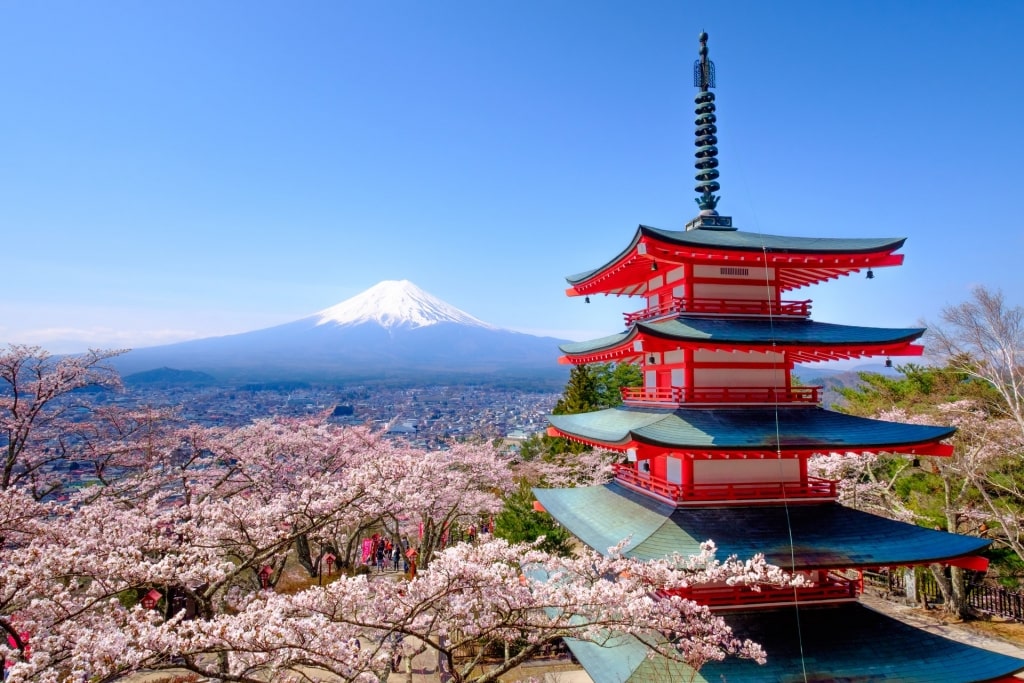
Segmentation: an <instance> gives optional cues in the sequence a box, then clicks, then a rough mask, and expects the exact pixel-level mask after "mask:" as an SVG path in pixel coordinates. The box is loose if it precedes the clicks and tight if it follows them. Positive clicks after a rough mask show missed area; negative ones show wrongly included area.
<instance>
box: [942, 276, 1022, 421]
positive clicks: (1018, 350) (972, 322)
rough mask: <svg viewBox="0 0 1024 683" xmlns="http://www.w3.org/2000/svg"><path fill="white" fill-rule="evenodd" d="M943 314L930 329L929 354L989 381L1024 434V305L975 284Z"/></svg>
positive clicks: (1003, 408) (944, 309)
mask: <svg viewBox="0 0 1024 683" xmlns="http://www.w3.org/2000/svg"><path fill="white" fill-rule="evenodd" d="M941 318H942V323H941V324H939V325H935V326H932V327H931V329H930V330H929V344H930V349H931V352H932V354H933V355H935V356H937V357H938V358H939V359H940V360H941V361H943V362H945V363H946V364H947V365H948V366H949V367H951V368H954V369H956V370H958V371H960V372H963V373H965V374H966V375H968V376H970V377H975V378H977V379H979V380H982V381H984V382H986V383H988V384H989V385H990V386H991V387H992V388H993V389H994V390H995V391H996V392H997V393H998V394H999V396H1000V397H1001V398H1002V405H1001V406H1000V408H1001V410H1002V411H1003V412H1004V415H1005V417H1006V418H1007V419H1010V420H1013V421H1014V423H1016V425H1017V427H1018V429H1019V430H1020V431H1021V433H1022V434H1024V308H1022V307H1021V306H1009V305H1007V303H1006V300H1005V298H1004V297H1003V293H1002V292H1000V291H992V290H990V289H988V288H986V287H983V286H978V287H975V288H974V290H973V291H972V292H971V299H970V300H968V301H965V302H962V303H960V304H956V305H953V306H946V307H945V308H943V309H942V313H941Z"/></svg>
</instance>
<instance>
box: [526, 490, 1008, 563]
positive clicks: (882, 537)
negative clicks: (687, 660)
mask: <svg viewBox="0 0 1024 683" xmlns="http://www.w3.org/2000/svg"><path fill="white" fill-rule="evenodd" d="M534 495H535V496H536V497H537V500H538V501H540V503H541V505H543V506H544V509H545V510H547V511H548V512H549V513H550V514H551V516H552V517H554V518H555V519H556V520H557V521H558V523H559V524H561V525H562V526H564V527H565V528H566V529H568V530H569V531H570V532H571V533H572V534H573V535H574V536H576V537H577V538H579V539H580V540H581V541H582V542H583V543H585V544H586V545H588V546H590V547H591V548H593V549H595V550H597V551H598V552H606V551H607V550H608V548H611V547H612V546H615V545H617V544H618V543H620V542H621V541H623V540H624V539H627V538H629V539H630V540H629V544H628V545H627V546H626V548H625V550H624V552H625V553H626V554H627V555H629V556H631V557H636V558H638V559H642V560H649V559H656V558H661V557H665V556H666V555H670V554H672V553H679V554H681V555H696V554H697V553H699V552H700V544H701V543H703V542H704V541H707V540H711V541H714V542H715V544H716V546H717V547H718V553H719V559H724V558H726V557H728V556H730V555H737V556H738V557H739V558H740V559H747V558H750V557H752V556H754V555H756V554H757V553H764V555H765V557H766V558H767V560H768V561H769V562H770V563H772V564H775V565H778V566H780V567H783V568H786V569H827V568H849V567H881V566H896V565H901V564H917V563H922V562H932V561H938V560H945V559H950V558H954V557H962V556H967V555H973V554H975V553H977V552H979V551H981V550H982V549H984V548H985V547H987V546H988V545H989V543H990V541H987V540H985V539H983V538H977V537H975V536H961V535H959V534H950V533H946V532H944V531H934V530H932V529H925V528H924V527H919V526H915V525H913V524H907V523H905V522H898V521H896V520H891V519H886V518H884V517H879V516H877V515H872V514H868V513H866V512H861V511H859V510H854V509H852V508H848V507H844V506H842V505H839V504H838V503H815V504H794V505H789V506H783V505H761V506H721V507H681V508H676V507H674V506H672V505H668V504H665V503H660V502H658V501H656V500H653V499H651V498H648V497H647V496H644V495H642V494H639V493H635V492H633V491H630V490H629V489H626V488H624V487H622V486H620V485H618V484H616V483H614V482H613V483H610V484H606V485H604V486H589V487H580V488H572V489H534Z"/></svg>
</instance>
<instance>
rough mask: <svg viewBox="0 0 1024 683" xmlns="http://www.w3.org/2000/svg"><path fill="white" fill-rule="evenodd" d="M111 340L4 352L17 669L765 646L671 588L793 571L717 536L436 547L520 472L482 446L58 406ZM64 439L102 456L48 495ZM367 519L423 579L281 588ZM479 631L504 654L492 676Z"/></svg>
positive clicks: (6, 567) (354, 674)
mask: <svg viewBox="0 0 1024 683" xmlns="http://www.w3.org/2000/svg"><path fill="white" fill-rule="evenodd" d="M106 357H109V355H106V356H104V354H103V353H102V352H97V353H95V354H93V355H91V356H88V357H84V358H81V359H79V360H77V361H67V362H65V360H64V359H60V360H52V359H50V357H49V356H48V355H47V354H45V352H42V351H40V350H38V349H31V348H25V347H12V348H11V349H9V350H8V352H7V353H6V355H5V356H4V360H3V365H2V367H3V368H4V370H2V372H6V373H7V374H6V375H4V376H5V377H10V378H11V379H10V380H8V387H9V391H8V392H7V393H6V394H5V395H4V397H3V400H4V403H3V404H2V405H3V410H4V411H5V412H4V413H3V414H4V420H5V422H4V426H5V428H6V429H7V434H8V444H7V446H8V448H7V453H8V461H9V462H11V463H13V464H11V465H10V467H9V470H8V473H9V475H10V476H9V478H8V479H7V480H6V481H5V483H4V485H2V486H0V530H2V532H0V533H2V543H0V630H3V631H4V632H5V633H6V635H7V636H8V638H4V639H0V655H2V656H3V657H4V658H5V660H6V661H7V662H8V664H9V665H10V666H9V669H8V671H7V673H8V680H10V681H41V682H45V683H65V682H66V681H81V680H88V681H96V682H98V681H113V680H116V679H117V678H119V677H121V676H124V675H125V674H128V673H131V672H135V671H140V670H145V669H157V670H160V669H170V668H184V669H186V670H188V671H191V672H193V673H194V674H196V675H198V676H202V677H205V678H209V679H214V680H222V681H237V682H239V683H250V682H251V683H256V682H257V681H260V682H261V683H262V682H263V681H266V680H268V679H270V680H281V681H285V680H311V679H314V678H316V677H321V676H326V675H328V674H330V675H333V676H335V677H337V678H340V679H341V680H344V681H383V680H384V679H385V678H386V677H387V676H388V675H389V673H390V671H391V669H392V667H393V666H394V665H395V663H396V661H397V660H403V659H404V661H405V662H406V663H408V661H409V658H410V656H411V655H412V654H413V653H414V652H416V651H418V650H420V649H426V650H430V651H432V652H434V653H436V654H437V656H438V657H439V659H440V661H442V662H444V663H445V666H446V667H447V668H448V669H450V670H451V672H452V675H453V677H454V679H455V680H457V681H476V682H477V683H486V682H488V681H492V680H496V679H497V677H498V676H500V675H501V674H502V673H504V672H507V671H509V670H510V669H511V668H513V667H515V666H516V665H517V664H519V663H522V662H523V661H525V660H526V659H528V658H530V657H532V656H534V655H535V654H536V653H537V652H539V651H540V650H541V649H542V648H544V647H545V646H547V645H549V644H550V643H553V642H555V641H558V640H560V639H562V638H577V639H581V640H589V641H595V642H602V641H603V640H604V639H607V638H608V637H609V634H610V633H622V634H628V635H631V636H632V637H635V638H637V639H639V640H640V641H641V642H643V643H645V644H646V646H647V647H648V648H649V649H650V650H651V651H652V653H656V654H657V655H658V656H661V657H666V658H669V659H673V660H678V661H682V662H685V663H687V664H689V665H690V666H692V667H693V668H694V669H698V668H699V667H700V666H701V665H702V664H703V663H705V662H707V661H710V660H713V659H718V658H721V657H725V656H741V657H751V658H754V659H760V658H761V657H763V653H762V652H761V651H760V649H759V648H758V647H757V646H756V645H755V644H753V643H749V642H739V641H737V640H735V639H734V638H733V637H732V635H731V634H730V632H729V630H728V628H726V626H725V624H724V623H723V622H722V621H721V620H719V619H718V618H716V617H714V615H712V614H711V613H710V612H708V610H706V609H705V608H701V607H699V606H697V605H696V604H695V603H693V602H690V601H688V600H685V599H682V598H680V597H678V596H674V597H665V596H663V595H660V594H659V591H660V589H672V588H676V587H682V586H684V585H693V584H698V583H704V582H743V583H752V584H754V585H757V584H760V583H766V582H770V583H778V582H784V581H787V580H788V579H787V578H786V577H784V576H783V575H782V574H781V573H780V572H778V571H777V570H776V569H774V568H771V567H768V566H766V565H765V564H764V561H763V559H762V558H754V559H753V560H751V561H749V562H745V563H744V562H739V561H737V560H735V559H729V560H726V561H724V562H717V561H715V559H714V557H713V547H712V546H710V545H709V546H708V547H706V548H705V551H704V553H703V554H702V555H701V556H700V557H697V558H681V557H674V558H667V559H666V560H663V561H658V562H639V561H636V560H632V559H628V558H624V557H622V556H621V554H620V553H619V552H618V550H617V549H611V550H610V551H609V553H608V554H607V555H605V556H602V555H600V554H597V553H593V552H590V551H586V550H581V551H580V552H579V553H578V554H577V555H575V556H572V557H556V556H553V555H550V554H548V553H545V552H542V551H540V550H539V549H538V548H537V547H536V546H535V545H512V544H508V543H506V542H504V541H500V540H496V539H492V538H490V537H485V538H484V539H482V541H481V542H479V543H476V544H456V545H454V546H451V545H449V546H448V547H443V546H445V540H446V539H445V536H446V531H450V530H451V529H452V528H453V527H454V526H456V525H459V524H466V523H471V522H473V521H478V520H480V519H481V518H482V517H484V516H489V515H491V514H494V513H495V512H497V511H498V510H499V509H500V505H501V494H502V493H503V492H504V491H507V490H509V489H510V488H511V486H512V484H513V476H512V473H511V472H510V471H509V470H508V468H507V466H506V462H505V461H504V460H503V459H502V458H501V457H499V455H498V454H497V452H496V451H495V450H494V449H493V448H492V447H490V446H488V445H485V444H452V445H451V446H450V447H449V448H447V449H443V450H436V451H424V450H420V449H415V448H412V447H410V446H409V445H408V444H403V443H399V442H394V441H391V440H388V439H385V438H383V437H382V436H381V435H380V434H378V433H374V432H372V431H371V430H369V429H365V428H340V427H336V426H333V425H330V424H325V423H322V422H318V421H297V420H263V421H258V422H256V423H254V424H252V425H250V426H248V427H244V428H241V429H221V428H203V427H198V426H195V425H188V424H182V423H181V422H180V420H178V418H177V416H176V415H175V414H174V413H173V412H167V411H157V410H147V409H143V410H133V411H117V410H106V409H99V410H94V411H92V412H90V413H89V415H90V418H91V419H90V420H83V421H79V422H77V423H72V422H71V421H66V420H63V419H62V418H63V417H64V416H63V414H62V411H63V410H64V405H65V404H64V403H63V402H62V399H66V398H67V394H68V392H70V391H73V389H74V388H75V387H80V386H88V385H89V384H108V385H114V384H116V377H115V376H114V375H112V374H109V373H107V372H106V371H105V370H103V369H101V367H100V363H101V361H102V360H103V359H104V358H106ZM26 378H27V379H26ZM53 443H57V444H62V445H60V448H63V449H64V452H65V453H68V454H73V455H74V457H75V458H78V459H82V460H85V461H86V462H88V463H89V464H90V467H91V468H92V469H91V470H90V473H89V475H90V482H91V485H90V486H87V487H84V488H83V489H82V490H80V491H77V492H74V493H71V494H69V497H68V499H67V501H66V502H57V501H55V500H53V499H52V498H51V497H47V496H46V495H45V490H46V486H45V485H44V483H43V479H42V478H41V477H40V476H38V475H41V473H42V472H43V471H44V467H43V465H42V463H44V462H45V460H46V458H47V457H52V456H50V455H47V452H46V449H47V448H53V445H52V444H53ZM33 473H35V474H33ZM373 528H380V529H383V530H384V531H385V532H386V533H389V534H393V535H398V534H404V535H408V536H409V537H410V538H416V540H417V542H418V544H419V551H420V558H421V566H422V569H421V571H420V572H419V573H417V575H416V576H415V578H413V579H412V580H401V581H396V580H394V579H393V578H392V577H386V578H377V579H371V578H369V577H366V576H355V577H349V576H341V577H338V578H334V577H331V578H332V579H333V580H331V581H329V582H328V583H327V584H326V585H323V586H321V585H310V586H305V585H302V586H297V587H294V588H291V589H289V590H287V591H285V590H281V588H282V585H281V584H280V583H279V581H280V579H281V577H282V575H283V574H284V573H285V571H286V568H288V567H294V566H296V565H302V566H305V567H306V569H307V570H309V569H310V568H311V567H313V568H315V566H316V562H317V560H318V559H319V558H320V557H321V556H322V554H323V552H324V551H325V550H326V549H330V548H337V547H340V546H341V545H343V544H345V543H346V542H348V541H350V540H351V539H352V538H354V537H358V536H359V535H361V534H363V533H365V532H366V531H367V530H369V529H373ZM421 529H422V537H421V532H420V530H421ZM489 646H496V647H499V648H501V649H503V650H504V649H505V648H508V649H507V651H508V653H509V654H508V656H507V657H505V658H504V659H503V661H502V662H501V663H500V664H498V665H497V666H495V667H492V668H488V672H487V673H485V674H480V673H479V671H478V670H477V669H475V668H474V663H475V661H478V659H479V657H480V656H481V655H482V653H483V652H484V651H485V650H486V648H487V647H489ZM29 650H30V651H31V655H29Z"/></svg>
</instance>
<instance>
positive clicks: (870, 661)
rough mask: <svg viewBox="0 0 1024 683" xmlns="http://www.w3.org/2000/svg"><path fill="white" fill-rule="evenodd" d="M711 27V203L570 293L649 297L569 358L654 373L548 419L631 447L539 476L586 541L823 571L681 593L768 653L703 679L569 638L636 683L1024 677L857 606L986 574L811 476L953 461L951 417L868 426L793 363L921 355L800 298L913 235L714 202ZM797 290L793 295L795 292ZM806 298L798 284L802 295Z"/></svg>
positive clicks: (971, 545) (560, 428)
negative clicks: (603, 472) (819, 315)
mask: <svg viewBox="0 0 1024 683" xmlns="http://www.w3.org/2000/svg"><path fill="white" fill-rule="evenodd" d="M707 54H708V49H707V34H706V33H702V34H701V35H700V58H699V59H698V60H697V61H696V62H695V64H694V85H695V86H696V87H698V88H699V92H698V94H697V96H696V121H695V123H696V146H697V150H696V168H697V175H696V179H697V186H696V191H697V193H698V195H699V197H698V199H697V203H698V206H699V208H700V213H699V215H698V216H697V217H696V218H694V219H693V220H692V221H690V222H689V224H687V225H686V228H685V230H681V231H676V230H660V229H657V228H652V227H648V226H644V225H641V226H640V227H639V228H638V229H637V231H636V233H635V234H634V235H633V239H632V240H631V241H630V242H629V244H628V245H627V246H626V248H625V249H624V250H623V251H622V252H621V253H620V254H619V255H617V256H615V257H614V258H613V259H612V260H610V261H609V262H608V263H606V264H604V265H602V266H600V267H598V268H595V269H593V270H590V271H587V272H585V273H581V274H578V275H574V276H571V277H569V278H568V281H569V284H570V285H571V286H570V287H569V289H568V290H567V293H568V294H569V295H570V296H583V297H590V296H595V295H598V294H605V295H612V294H614V295H624V296H636V297H641V298H642V299H643V301H644V303H643V307H642V308H641V309H640V310H637V311H633V312H629V313H626V314H625V325H626V329H625V331H624V332H620V333H618V334H614V335H610V336H607V337H603V338H600V339H595V340H592V341H588V342H581V343H571V344H565V345H563V346H562V347H561V349H562V351H563V353H564V354H565V355H564V358H563V360H564V362H567V363H572V364H585V363H604V362H609V361H611V362H616V363H632V364H636V365H638V366H639V367H640V368H641V369H642V374H643V386H639V387H630V388H627V389H624V390H623V395H622V398H623V405H621V406H619V407H616V408H612V409H607V410H600V411H596V412H591V413H584V414H577V415H555V416H551V417H550V418H549V419H550V422H551V428H550V430H549V431H550V433H551V434H552V435H555V436H561V437H565V438H568V439H572V440H576V441H580V442H583V443H586V444H590V445H592V446H599V447H603V448H608V449H612V450H617V451H620V452H622V453H624V454H625V462H624V463H623V464H620V465H618V466H617V467H616V469H615V478H614V480H613V481H612V482H611V483H609V484H606V485H604V486H597V487H583V488H573V489H537V490H535V494H536V497H537V499H538V501H539V502H540V503H541V504H542V505H543V507H544V508H545V509H546V510H547V511H548V512H549V513H550V514H551V515H553V516H554V518H555V519H556V520H557V521H558V522H559V523H561V524H562V525H563V526H565V527H566V528H567V529H568V530H569V531H571V532H572V533H573V534H574V535H575V536H577V537H578V538H579V539H580V540H581V541H582V542H583V543H585V544H587V545H588V546H590V547H592V548H594V549H595V550H598V551H600V552H604V551H606V550H607V549H608V548H610V547H612V546H614V545H616V544H618V543H619V542H620V541H622V540H623V539H627V538H628V539H629V542H628V545H627V546H626V548H625V553H626V554H627V555H630V556H633V557H637V558H640V559H652V558H658V557H664V556H667V555H669V554H671V553H673V552H677V553H681V554H683V555H688V554H697V553H698V552H699V546H700V544H701V543H702V542H703V541H705V540H708V539H710V540H712V541H714V542H715V544H716V545H717V547H718V551H719V553H720V556H721V557H726V556H730V555H737V556H739V557H740V558H745V557H750V556H753V555H754V554H756V553H764V554H765V556H766V557H767V559H768V561H769V562H771V563H772V564H776V565H779V566H781V567H783V568H784V569H787V570H789V571H792V572H799V573H801V574H802V575H804V576H805V577H806V578H808V579H809V580H810V583H809V584H808V585H807V586H805V587H802V588H798V589H793V588H787V589H785V590H778V589H771V588H767V587H765V588H762V589H761V590H752V589H750V588H739V587H726V586H711V587H701V588H698V589H694V590H692V591H691V592H690V593H688V594H687V595H686V597H689V598H691V599H693V600H695V601H697V602H701V603H704V604H707V605H709V606H710V607H711V608H712V609H713V610H715V611H716V612H718V613H720V614H722V616H723V617H725V618H726V620H727V622H728V623H729V624H730V625H731V626H732V628H733V631H734V633H735V634H736V635H737V636H738V637H741V638H751V639H753V640H755V641H756V642H759V643H760V644H761V645H762V646H763V647H764V648H765V650H766V651H767V653H768V663H767V664H765V665H763V666H762V665H757V664H756V663H754V662H752V661H749V660H738V659H732V660H729V659H727V660H726V661H724V662H717V663H710V664H708V665H706V666H705V667H704V668H703V669H701V671H700V672H699V673H696V674H695V672H693V671H691V670H689V669H687V668H686V667H685V666H684V665H681V664H676V663H672V662H664V661H658V660H652V659H650V658H649V657H647V656H646V655H647V653H646V651H645V649H644V648H643V647H642V646H640V645H639V643H637V642H634V641H632V640H630V639H629V638H622V639H619V640H617V641H616V643H617V644H616V645H615V646H614V647H600V646H597V645H594V644H588V643H579V642H574V643H570V647H571V648H572V649H573V652H574V654H575V655H576V657H577V658H578V659H579V661H580V663H581V664H582V665H583V666H584V668H585V669H586V670H587V672H588V673H589V674H590V676H591V677H592V678H593V679H594V681H595V682H596V683H626V682H627V681H630V682H632V681H648V680H650V681H655V680H657V681H664V680H686V681H690V680H693V681H709V682H710V681H722V680H727V681H729V682H730V683H739V682H747V681H758V682H764V681H779V682H783V681H785V682H794V681H833V680H843V681H881V680H886V681H890V680H898V681H905V682H920V683H935V682H937V681H943V682H949V683H956V682H967V681H1003V680H1007V681H1008V680H1011V676H1012V674H1013V673H1014V672H1017V671H1020V670H1022V669H1024V661H1022V660H1018V659H1015V658H1012V657H1008V656H1005V655H1001V654H996V653H992V652H989V651H987V650H983V649H979V648H974V647H970V646H967V645H962V644H960V643H956V642H953V641H949V640H947V639H944V638H941V637H938V636H934V635H931V634H929V633H926V632H923V631H919V630H917V629H914V628H912V627H910V626H907V625H905V624H903V623H902V622H898V621H896V620H893V619H890V618H888V617H886V616H884V615H882V614H879V613H877V612H875V611H873V610H871V609H870V608H867V607H865V606H864V605H862V604H861V603H860V602H859V601H858V595H859V593H860V591H861V588H862V583H861V581H860V580H859V576H860V572H861V571H862V570H864V569H868V568H879V567H896V566H913V565H922V564H931V563H936V562H938V563H945V564H950V565H958V566H964V567H969V568H975V569H978V568H984V567H985V566H986V563H985V560H984V559H982V558H980V557H978V556H977V553H978V552H979V551H981V550H982V549H984V548H985V547H986V546H987V545H988V544H989V541H987V540H985V539H981V538H976V537H971V536H962V535H957V534H950V533H946V532H941V531H935V530H931V529H925V528H922V527H918V526H915V525H912V524H906V523H903V522H898V521H894V520H891V519H886V518H882V517H879V516H876V515H871V514H868V513H865V512H861V511H858V510H855V509H852V508H848V507H844V506H842V505H840V504H839V503H838V502H837V492H836V485H837V482H834V481H828V480H823V479H818V478H815V477H812V476H810V475H809V474H808V467H807V461H808V458H810V457H811V456H812V455H815V454H823V453H824V454H827V453H849V454H872V453H883V452H884V453H906V454H908V455H909V456H911V457H912V456H915V455H932V456H945V455H950V454H951V453H952V447H951V446H950V445H948V444H945V443H943V440H944V439H946V438H948V437H950V436H951V435H952V434H953V432H954V429H952V428H945V427H933V426H921V425H908V424H901V423H893V422H884V421H879V420H869V419H864V418H859V417H853V416H850V415H845V414H841V413H837V412H833V411H830V410H827V409H825V408H823V407H821V405H820V403H821V387H809V386H800V385H796V384H794V382H793V368H794V365H795V364H796V363H808V362H817V361H828V360H837V359H855V358H870V357H893V356H917V355H920V354H921V352H922V347H921V346H919V345H918V344H917V343H916V342H917V340H918V339H919V338H920V337H921V335H922V334H923V333H924V330H923V329H920V328H899V329H883V328H875V327H858V326H847V325H837V324H828V323H820V322H815V321H813V320H811V318H810V311H811V301H810V300H809V299H806V298H796V297H792V295H791V294H790V292H793V291H795V290H798V289H801V288H803V287H806V286H808V285H812V284H816V283H819V282H825V281H828V280H832V279H835V278H839V277H841V276H845V275H851V274H856V273H866V276H867V277H868V278H871V277H873V276H874V273H873V269H875V268H881V267H886V266H898V265H900V264H902V262H903V256H902V255H901V254H898V253H896V252H897V251H898V250H899V249H900V248H901V247H902V246H903V243H904V240H903V239H902V238H878V239H875V238H871V239H865V238H848V239H847V238H817V237H816V238H808V237H784V236H778V235H769V234H762V233H759V232H744V231H742V230H738V229H737V228H736V227H734V226H733V222H732V219H731V218H730V217H728V216H722V215H719V214H718V212H717V210H716V209H717V204H718V199H719V198H718V196H717V195H716V194H715V193H716V192H718V191H719V189H720V186H719V183H718V175H719V172H718V168H717V167H718V159H717V155H718V150H717V147H716V144H717V138H716V132H717V129H716V120H715V97H714V93H712V92H711V90H710V89H711V88H712V87H714V85H715V82H714V81H715V71H714V64H713V63H712V62H711V61H710V60H709V59H708V57H707ZM784 297H785V298H784ZM791 297H792V298H791Z"/></svg>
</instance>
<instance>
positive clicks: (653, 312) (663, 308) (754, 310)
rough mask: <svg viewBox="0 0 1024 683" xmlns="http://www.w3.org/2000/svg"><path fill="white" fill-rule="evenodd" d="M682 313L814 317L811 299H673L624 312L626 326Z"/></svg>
mask: <svg viewBox="0 0 1024 683" xmlns="http://www.w3.org/2000/svg"><path fill="white" fill-rule="evenodd" d="M679 313H693V314H708V315H749V316H768V315H772V316H779V317H787V318H806V317H808V316H809V315H810V314H811V300H810V299H807V300H806V301H749V300H745V299H691V300H689V301H687V300H686V299H680V298H675V297H673V298H672V299H670V300H668V301H664V302H662V303H660V304H658V305H657V306H651V307H649V308H645V309H643V310H642V311H634V312H633V313H623V314H622V315H623V318H625V320H626V327H629V326H630V325H632V324H633V323H635V322H640V321H641V320H650V319H652V318H660V317H662V316H666V315H676V314H679Z"/></svg>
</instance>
